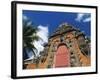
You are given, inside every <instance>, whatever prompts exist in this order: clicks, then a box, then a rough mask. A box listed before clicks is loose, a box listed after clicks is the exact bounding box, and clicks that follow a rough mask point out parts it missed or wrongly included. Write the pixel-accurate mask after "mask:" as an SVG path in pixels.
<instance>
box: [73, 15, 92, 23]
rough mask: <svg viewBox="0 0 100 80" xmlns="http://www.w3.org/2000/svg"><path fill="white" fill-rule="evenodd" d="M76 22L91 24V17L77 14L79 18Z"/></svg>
mask: <svg viewBox="0 0 100 80" xmlns="http://www.w3.org/2000/svg"><path fill="white" fill-rule="evenodd" d="M75 20H76V21H78V22H89V21H90V20H91V17H90V15H89V14H86V13H79V14H77V17H76V19H75Z"/></svg>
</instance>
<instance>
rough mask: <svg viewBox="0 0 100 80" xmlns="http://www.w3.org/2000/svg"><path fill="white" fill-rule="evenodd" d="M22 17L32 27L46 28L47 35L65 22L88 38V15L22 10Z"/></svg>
mask: <svg viewBox="0 0 100 80" xmlns="http://www.w3.org/2000/svg"><path fill="white" fill-rule="evenodd" d="M23 15H24V16H27V17H28V18H29V19H30V20H31V21H32V22H33V24H34V25H36V26H39V25H42V26H48V29H49V35H51V34H52V32H54V30H55V29H56V28H57V27H58V26H59V25H60V24H62V23H64V22H67V23H69V24H71V25H73V26H74V27H76V28H79V29H80V30H81V31H84V32H85V34H86V35H87V36H90V35H91V34H90V33H91V32H90V30H91V28H90V22H91V21H90V18H91V15H90V14H89V13H71V12H49V11H31V10H23Z"/></svg>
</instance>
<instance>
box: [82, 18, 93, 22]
mask: <svg viewBox="0 0 100 80" xmlns="http://www.w3.org/2000/svg"><path fill="white" fill-rule="evenodd" d="M89 21H91V18H90V17H88V18H86V19H84V20H83V22H89Z"/></svg>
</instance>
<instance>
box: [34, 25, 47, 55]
mask: <svg viewBox="0 0 100 80" xmlns="http://www.w3.org/2000/svg"><path fill="white" fill-rule="evenodd" d="M38 29H39V31H38V32H37V35H38V36H39V37H40V38H41V39H42V40H41V39H40V40H39V41H35V42H33V44H34V46H35V47H36V49H37V50H38V52H37V53H36V54H37V55H39V53H40V52H41V51H43V49H44V46H43V44H44V43H47V42H48V26H42V25H39V26H38Z"/></svg>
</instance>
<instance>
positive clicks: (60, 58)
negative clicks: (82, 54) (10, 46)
mask: <svg viewBox="0 0 100 80" xmlns="http://www.w3.org/2000/svg"><path fill="white" fill-rule="evenodd" d="M54 65H55V67H68V66H69V65H70V54H69V51H68V48H67V46H66V45H65V44H60V45H59V46H58V49H57V51H56V54H55V64H54Z"/></svg>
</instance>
